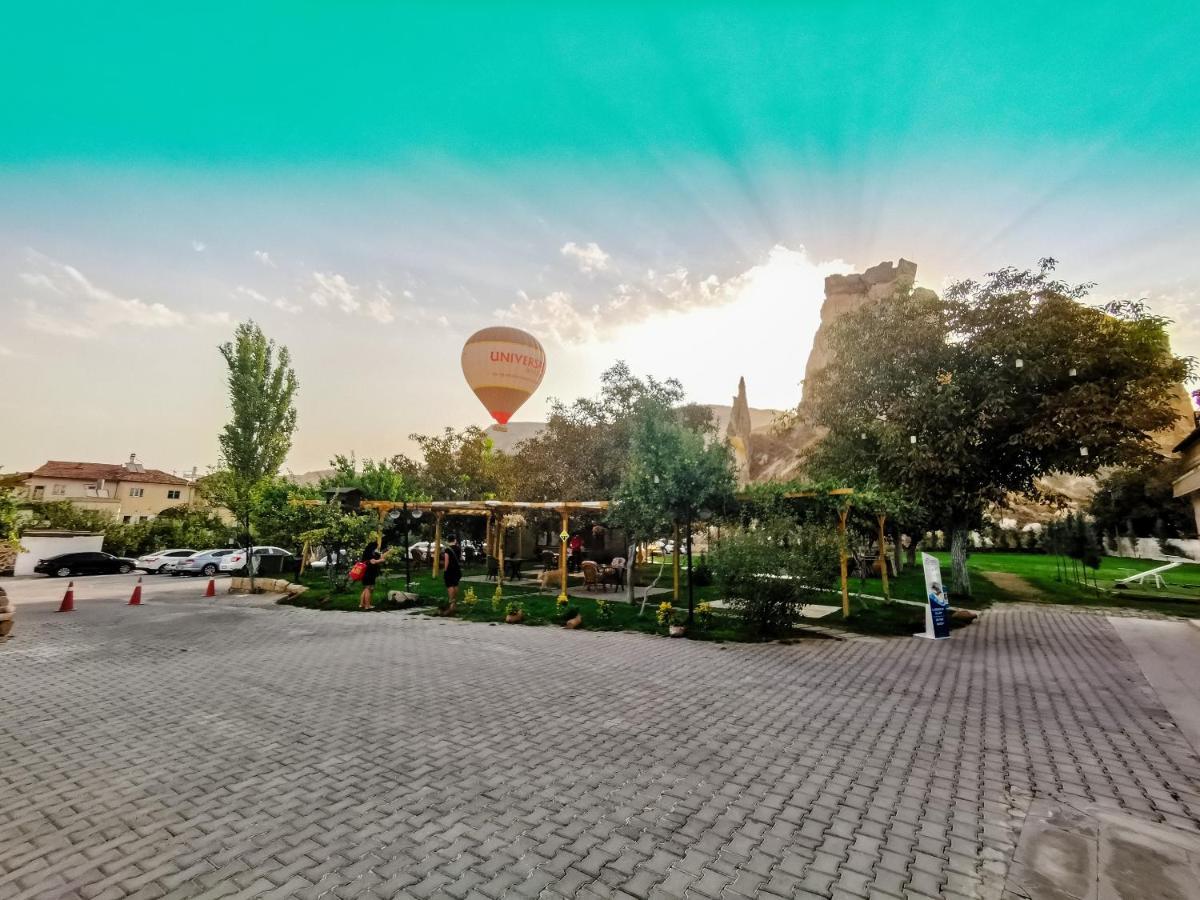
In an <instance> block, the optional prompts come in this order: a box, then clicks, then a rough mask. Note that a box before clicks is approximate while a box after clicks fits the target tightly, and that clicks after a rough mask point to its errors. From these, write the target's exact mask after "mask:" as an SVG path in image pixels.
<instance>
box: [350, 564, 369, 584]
mask: <svg viewBox="0 0 1200 900" xmlns="http://www.w3.org/2000/svg"><path fill="white" fill-rule="evenodd" d="M366 574H367V564H366V563H365V562H363V561H362V560H359V561H358V562H356V563H355V564H354V565H353V566H351V567H350V580H351V581H362V580H363V576H364V575H366Z"/></svg>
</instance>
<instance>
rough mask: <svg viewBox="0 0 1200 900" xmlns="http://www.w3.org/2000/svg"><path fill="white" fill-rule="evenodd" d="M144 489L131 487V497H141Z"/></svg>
mask: <svg viewBox="0 0 1200 900" xmlns="http://www.w3.org/2000/svg"><path fill="white" fill-rule="evenodd" d="M142 491H143V488H130V489H129V496H130V497H140V496H142Z"/></svg>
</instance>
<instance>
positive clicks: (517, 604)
mask: <svg viewBox="0 0 1200 900" xmlns="http://www.w3.org/2000/svg"><path fill="white" fill-rule="evenodd" d="M523 612H525V607H524V606H522V605H521V601H520V600H510V601H509V602H508V606H506V607H505V608H504V614H505V615H506V616H516V615H520V614H521V613H523Z"/></svg>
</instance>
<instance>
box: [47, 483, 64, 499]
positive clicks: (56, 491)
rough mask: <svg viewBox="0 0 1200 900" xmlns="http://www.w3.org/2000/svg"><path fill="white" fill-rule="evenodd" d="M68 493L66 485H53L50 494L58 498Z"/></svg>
mask: <svg viewBox="0 0 1200 900" xmlns="http://www.w3.org/2000/svg"><path fill="white" fill-rule="evenodd" d="M66 492H67V486H66V485H65V484H56V485H52V486H51V488H50V493H52V494H53V495H54V496H56V497H61V496H62V495H63V494H65V493H66Z"/></svg>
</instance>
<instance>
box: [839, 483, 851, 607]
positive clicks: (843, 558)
mask: <svg viewBox="0 0 1200 900" xmlns="http://www.w3.org/2000/svg"><path fill="white" fill-rule="evenodd" d="M849 515H850V502H849V501H847V502H846V505H845V506H843V507H842V509H841V511H840V512H839V513H838V560H839V562H840V564H841V570H842V618H843V619H848V618H850V580H849V572H848V571H847V562H848V560H847V552H846V519H847V517H849Z"/></svg>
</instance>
